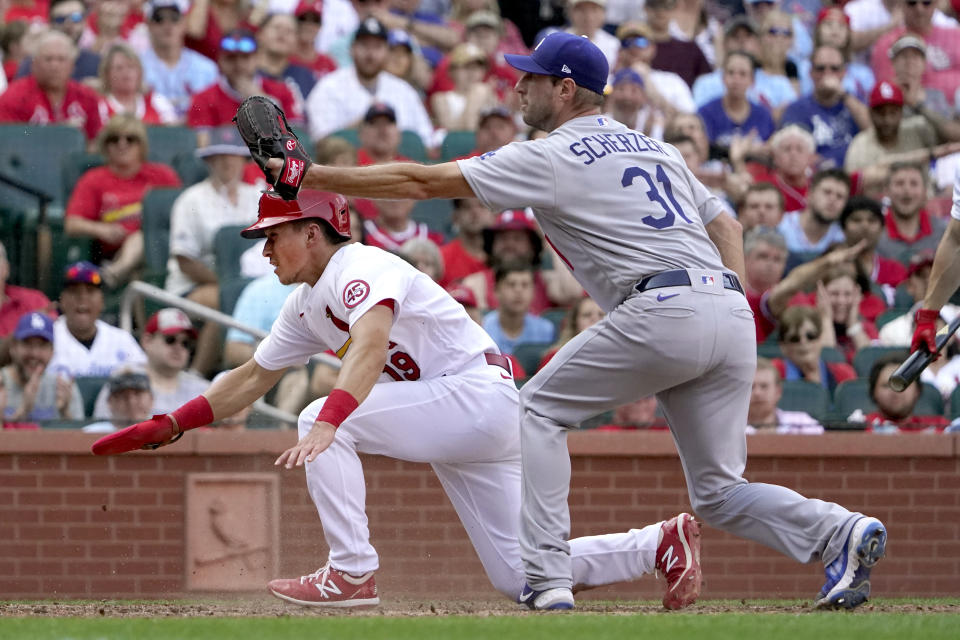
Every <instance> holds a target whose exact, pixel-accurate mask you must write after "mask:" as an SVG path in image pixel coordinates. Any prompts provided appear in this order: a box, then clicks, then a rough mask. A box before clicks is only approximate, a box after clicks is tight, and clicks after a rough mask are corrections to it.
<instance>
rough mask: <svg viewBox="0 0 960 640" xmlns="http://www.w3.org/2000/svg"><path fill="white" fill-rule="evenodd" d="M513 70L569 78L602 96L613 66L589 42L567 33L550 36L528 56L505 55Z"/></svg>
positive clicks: (597, 48) (558, 32) (559, 32)
mask: <svg viewBox="0 0 960 640" xmlns="http://www.w3.org/2000/svg"><path fill="white" fill-rule="evenodd" d="M504 58H505V59H506V61H507V64H509V65H510V66H511V67H513V68H514V69H519V70H520V71H526V72H527V73H536V74H539V75H543V76H555V77H557V78H570V79H572V80H573V81H574V82H576V83H577V85H578V86H581V87H585V88H587V89H589V90H590V91H593V92H595V93H599V94H601V95H603V90H604V88H606V86H607V76H608V75H610V65H609V64H608V63H607V57H606V56H605V55H603V52H602V51H600V49H599V47H597V45H595V44H593V43H592V42H590V40H588V39H587V38H584V37H581V36H576V35H573V34H572V33H567V32H565V31H557V32H555V33H551V34H550V35H548V36H547V37H545V38H544V39H543V40H541V41H540V44H538V45H537V46H536V47H535V48H534V49H533V53H531V54H530V55H529V56H520V55H515V54H509V53H508V54H506V55H505V56H504Z"/></svg>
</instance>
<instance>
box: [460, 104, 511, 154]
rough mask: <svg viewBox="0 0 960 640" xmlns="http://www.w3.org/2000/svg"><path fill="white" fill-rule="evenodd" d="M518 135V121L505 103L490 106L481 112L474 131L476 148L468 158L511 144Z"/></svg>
mask: <svg viewBox="0 0 960 640" xmlns="http://www.w3.org/2000/svg"><path fill="white" fill-rule="evenodd" d="M516 137H517V121H516V120H514V119H513V114H512V113H510V110H509V109H508V108H506V107H505V106H503V105H497V106H495V107H490V108H489V109H485V110H483V111H481V112H480V122H479V123H478V124H477V130H476V131H475V132H474V140H473V141H474V145H476V146H474V148H473V151H471V152H470V153H468V154H467V155H466V156H464V157H466V158H472V157H473V156H479V155H483V154H484V153H487V152H488V151H494V150H495V149H499V148H500V147H502V146H503V145H506V144H510V143H511V142H513V141H514V139H516Z"/></svg>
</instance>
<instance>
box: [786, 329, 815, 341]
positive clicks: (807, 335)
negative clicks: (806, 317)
mask: <svg viewBox="0 0 960 640" xmlns="http://www.w3.org/2000/svg"><path fill="white" fill-rule="evenodd" d="M819 337H820V334H819V333H817V332H816V331H807V332H806V333H797V334H794V335H792V336H787V337H786V338H784V340H783V341H784V342H789V343H790V344H800V342H801V341H802V340H803V339H804V338H806V339H807V342H813V341H814V340H816V339H817V338H819Z"/></svg>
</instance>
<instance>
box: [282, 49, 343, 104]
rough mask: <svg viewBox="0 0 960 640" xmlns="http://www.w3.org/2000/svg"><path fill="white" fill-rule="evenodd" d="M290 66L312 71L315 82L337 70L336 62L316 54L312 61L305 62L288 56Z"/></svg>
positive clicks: (296, 57)
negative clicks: (298, 66) (295, 65)
mask: <svg viewBox="0 0 960 640" xmlns="http://www.w3.org/2000/svg"><path fill="white" fill-rule="evenodd" d="M290 64H297V65H300V66H301V67H306V68H307V69H310V71H313V75H314V77H315V78H316V79H317V80H319V79H320V78H322V77H323V76H325V75H327V74H328V73H330V72H331V71H336V70H337V61H336V60H334V59H333V58H331V57H330V56H326V55H324V54H322V53H318V54H317V57H316V58H314V59H313V60H305V59H303V58H300V57H298V56H290ZM304 98H306V96H304Z"/></svg>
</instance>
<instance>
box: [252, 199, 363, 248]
mask: <svg viewBox="0 0 960 640" xmlns="http://www.w3.org/2000/svg"><path fill="white" fill-rule="evenodd" d="M307 218H320V219H321V220H323V221H325V222H326V223H327V224H329V225H330V227H331V228H332V229H333V231H334V232H335V233H336V234H337V235H338V236H340V237H341V238H349V237H350V209H349V208H347V199H346V198H344V197H343V196H342V195H340V194H339V193H331V192H329V191H313V190H310V189H301V190H300V193H299V194H297V199H296V200H284V199H283V198H281V197H280V196H279V195H278V194H277V193H276V192H275V191H265V192H264V193H263V195H262V196H260V207H259V211H258V216H257V221H256V222H254V223H253V224H252V225H250V226H249V227H247V228H246V229H244V230H243V231H241V232H240V235H241V236H243V237H244V238H264V237H266V235H267V234H266V232H265V231H264V229H266V228H268V227H272V226H274V225H278V224H282V223H284V222H292V221H294V220H305V219H307Z"/></svg>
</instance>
